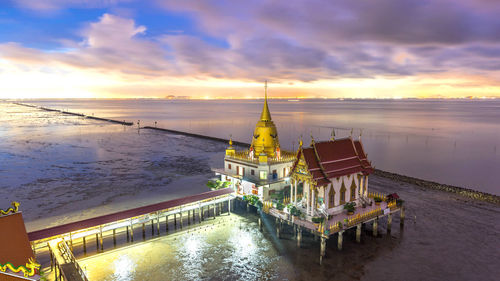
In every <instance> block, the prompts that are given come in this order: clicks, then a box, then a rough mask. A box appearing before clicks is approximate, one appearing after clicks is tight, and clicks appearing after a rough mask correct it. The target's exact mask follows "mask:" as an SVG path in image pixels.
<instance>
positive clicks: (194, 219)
mask: <svg viewBox="0 0 500 281" xmlns="http://www.w3.org/2000/svg"><path fill="white" fill-rule="evenodd" d="M192 213H193V224H194V223H196V209H193V211H192Z"/></svg>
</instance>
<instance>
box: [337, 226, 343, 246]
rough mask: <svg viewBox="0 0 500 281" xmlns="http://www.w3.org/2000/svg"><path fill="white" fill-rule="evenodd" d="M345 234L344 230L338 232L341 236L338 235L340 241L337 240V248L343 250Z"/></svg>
mask: <svg viewBox="0 0 500 281" xmlns="http://www.w3.org/2000/svg"><path fill="white" fill-rule="evenodd" d="M343 234H344V231H343V230H341V231H339V232H338V235H339V237H338V241H337V248H338V249H339V250H342V235H343Z"/></svg>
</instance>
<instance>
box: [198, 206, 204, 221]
mask: <svg viewBox="0 0 500 281" xmlns="http://www.w3.org/2000/svg"><path fill="white" fill-rule="evenodd" d="M202 217H203V214H202V213H201V208H198V222H199V223H201V219H202Z"/></svg>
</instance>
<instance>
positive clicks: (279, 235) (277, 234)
mask: <svg viewBox="0 0 500 281" xmlns="http://www.w3.org/2000/svg"><path fill="white" fill-rule="evenodd" d="M280 232H281V221H280V220H279V219H278V218H276V237H278V239H279V238H281V233H280Z"/></svg>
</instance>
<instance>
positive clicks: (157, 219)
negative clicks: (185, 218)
mask: <svg viewBox="0 0 500 281" xmlns="http://www.w3.org/2000/svg"><path fill="white" fill-rule="evenodd" d="M156 235H160V214H159V213H157V214H156Z"/></svg>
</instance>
